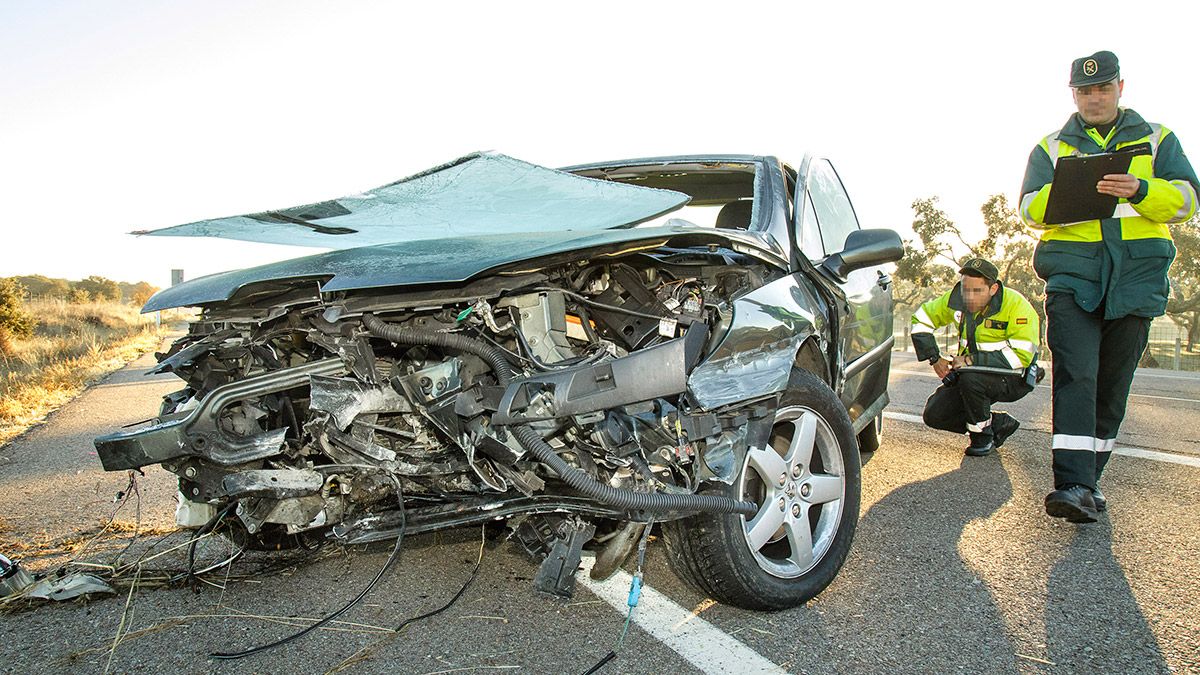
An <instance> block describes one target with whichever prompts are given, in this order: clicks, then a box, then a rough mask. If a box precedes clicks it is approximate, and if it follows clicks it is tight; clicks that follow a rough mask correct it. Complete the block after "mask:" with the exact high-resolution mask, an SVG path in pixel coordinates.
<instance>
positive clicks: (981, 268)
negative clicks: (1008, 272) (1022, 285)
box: [958, 258, 1000, 281]
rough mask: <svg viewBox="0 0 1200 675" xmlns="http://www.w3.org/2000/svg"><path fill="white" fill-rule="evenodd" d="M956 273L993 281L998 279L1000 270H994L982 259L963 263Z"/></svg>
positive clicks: (990, 264) (993, 267) (994, 268)
mask: <svg viewBox="0 0 1200 675" xmlns="http://www.w3.org/2000/svg"><path fill="white" fill-rule="evenodd" d="M958 273H959V274H970V275H972V276H977V277H978V276H982V277H983V278H985V279H987V280H988V281H995V280H997V279H999V278H1000V270H998V269H996V266H995V265H993V264H992V263H991V262H990V261H988V260H984V259H983V258H971V259H970V260H968V261H966V262H965V263H963V266H962V268H961V269H959V270H958Z"/></svg>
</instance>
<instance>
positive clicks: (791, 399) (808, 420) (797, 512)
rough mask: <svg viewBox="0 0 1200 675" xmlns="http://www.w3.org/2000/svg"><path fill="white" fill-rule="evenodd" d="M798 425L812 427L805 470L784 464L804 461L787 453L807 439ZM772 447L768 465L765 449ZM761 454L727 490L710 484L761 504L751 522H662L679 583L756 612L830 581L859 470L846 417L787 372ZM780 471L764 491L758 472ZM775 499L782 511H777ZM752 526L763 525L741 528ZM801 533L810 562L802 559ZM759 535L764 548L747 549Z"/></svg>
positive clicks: (850, 526) (814, 385)
mask: <svg viewBox="0 0 1200 675" xmlns="http://www.w3.org/2000/svg"><path fill="white" fill-rule="evenodd" d="M789 428H790V432H789V431H788V429H789ZM802 429H812V431H811V441H810V445H811V448H810V450H809V453H810V461H809V462H807V467H804V466H802V465H800V464H799V463H793V460H791V459H788V458H789V457H792V458H793V459H796V458H800V457H801V456H802V455H803V451H802V450H801V451H796V452H794V451H793V448H803V446H804V440H803V439H805V438H809V436H807V435H805V434H806V433H809V432H802ZM789 434H790V435H789ZM781 445H782V446H783V447H782V448H781V447H780V446H781ZM771 449H773V450H774V451H775V452H774V453H772V454H774V455H775V459H771V456H770V455H768V454H767V453H766V451H765V450H771ZM765 450H759V451H757V452H755V451H753V450H752V451H751V452H750V453H747V456H746V459H745V461H744V462H743V465H742V469H741V471H740V472H739V476H738V478H737V479H736V480H735V481H734V484H733V485H730V486H725V485H721V486H719V487H714V488H712V492H713V494H721V495H726V496H730V497H735V498H745V497H749V498H752V499H753V500H754V501H756V502H757V503H759V504H760V506H761V507H762V508H761V509H760V511H759V513H758V514H756V515H755V516H754V517H752V518H747V517H745V516H741V515H719V514H700V515H696V516H692V517H690V518H686V519H683V520H678V521H673V522H669V523H664V524H663V535H664V537H663V538H664V540H665V541H666V543H667V552H668V557H669V559H670V563H671V567H672V569H673V570H674V571H675V573H676V574H677V575H678V576H679V577H680V578H682V579H683V580H684V581H686V582H688V583H690V584H692V585H693V586H695V587H696V588H697V589H699V590H700V591H701V592H703V593H705V594H707V595H708V596H709V597H712V598H714V599H716V600H718V601H720V602H722V603H725V604H729V605H735V606H737V607H743V608H746V609H753V610H776V609H786V608H789V607H796V606H798V605H801V604H804V603H805V602H807V601H808V600H810V599H812V598H813V597H815V596H816V595H817V594H818V593H820V592H821V591H822V590H824V589H825V587H826V586H828V585H829V584H830V582H832V581H833V579H834V577H835V576H837V573H838V571H839V570H840V569H841V567H842V563H843V562H845V560H846V554H847V553H849V551H850V544H851V541H852V540H853V539H854V530H855V527H856V526H857V523H858V508H859V502H860V486H861V465H860V463H859V453H858V444H857V442H856V439H855V436H854V429H853V427H852V426H851V423H850V417H849V416H848V415H847V414H846V409H845V408H844V407H842V404H841V402H840V401H839V400H838V398H837V396H836V395H835V394H834V393H833V391H832V390H830V389H829V387H828V386H827V385H826V384H825V383H824V382H822V381H821V380H820V379H818V378H817V377H815V376H814V375H812V374H810V373H807V372H804V371H795V372H794V373H793V374H792V378H791V381H790V382H789V384H788V389H787V391H786V392H785V393H784V395H783V399H782V401H781V405H780V408H779V412H778V413H777V415H776V425H775V430H774V431H773V433H772V443H771V448H768V449H765ZM776 460H778V462H779V466H776V464H775V463H774V462H775V461H776ZM839 465H840V466H839ZM780 467H782V468H783V469H786V471H785V472H784V473H785V475H786V477H785V479H784V484H783V486H779V485H778V484H776V485H771V486H768V485H766V484H765V483H764V482H763V480H762V475H763V472H764V471H765V470H767V469H776V468H780ZM831 472H832V473H831ZM837 472H840V475H836V474H837ZM835 478H837V479H840V480H839V481H834V480H833V479H835ZM835 482H837V483H839V484H840V488H841V492H840V497H838V498H837V499H829V500H828V501H820V500H823V499H826V498H828V497H829V496H830V495H832V494H833V493H834V485H835ZM739 495H740V497H739ZM789 495H790V496H789ZM768 499H770V502H769V503H764V502H767V500H768ZM780 499H783V500H784V502H783V504H784V508H783V510H781V511H779V513H782V514H783V515H776V512H775V511H774V510H773V509H775V508H776V506H777V505H778V504H779V503H780V502H779V500H780ZM814 511H815V514H814ZM788 514H793V515H791V516H789V515H788ZM775 519H780V520H781V524H780V525H779V528H778V530H776V531H774V534H768V535H766V536H764V535H763V533H766V532H769V531H770V527H771V526H772V523H773V522H774V520H775ZM755 523H757V524H758V525H760V526H761V527H758V528H754V529H753V530H748V527H747V524H750V525H753V524H755ZM805 527H807V532H808V536H809V539H808V541H809V549H808V553H809V557H808V558H805V557H804V555H802V554H803V551H804V549H803V545H802V544H803V540H804V532H805V529H804V528H805ZM781 533H782V535H781ZM771 537H775V538H771ZM780 537H781V538H780ZM760 539H761V540H763V541H765V543H763V544H762V545H761V546H759V547H758V548H752V547H753V546H754V545H755V544H754V543H752V542H756V541H757V540H760ZM793 542H796V543H793ZM797 544H799V545H797ZM797 551H800V553H799V554H798V553H797Z"/></svg>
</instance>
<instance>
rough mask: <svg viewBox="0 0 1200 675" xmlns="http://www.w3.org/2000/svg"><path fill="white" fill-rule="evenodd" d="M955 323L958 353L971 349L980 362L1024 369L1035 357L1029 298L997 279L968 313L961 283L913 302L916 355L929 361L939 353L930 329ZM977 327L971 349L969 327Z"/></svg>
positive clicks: (1037, 332) (1036, 333)
mask: <svg viewBox="0 0 1200 675" xmlns="http://www.w3.org/2000/svg"><path fill="white" fill-rule="evenodd" d="M949 325H953V326H955V327H956V328H957V329H958V338H959V340H958V351H957V354H958V355H960V356H961V355H966V354H970V356H971V361H972V365H974V366H976V367H984V368H1000V369H1005V370H1018V371H1019V370H1023V369H1025V368H1027V367H1028V366H1029V364H1030V363H1032V362H1033V357H1034V352H1035V351H1036V350H1037V347H1038V340H1039V338H1040V336H1041V331H1040V329H1039V327H1038V315H1037V311H1036V310H1034V308H1033V305H1032V304H1030V302H1029V300H1027V299H1026V298H1025V296H1024V295H1021V294H1020V293H1018V292H1017V291H1014V290H1013V289H1011V288H1006V287H1005V286H1004V284H1001V285H1000V290H998V291H996V294H995V295H993V296H992V299H991V301H989V302H988V305H987V307H985V308H984V309H983V311H982V312H980V313H979V314H977V315H975V316H970V315H969V314H968V313H967V312H966V309H965V306H964V305H963V301H962V284H961V283H959V284H955V286H954V288H952V289H951V290H950V291H949V292H947V293H945V294H943V295H942V296H941V297H939V298H935V299H933V300H930V301H929V302H927V303H925V304H923V305H921V306H920V307H918V308H917V311H915V312H913V316H912V341H913V347H914V348H915V349H916V352H917V359H919V360H921V361H928V360H929V359H931V358H933V357H935V356H937V355H938V353H939V352H938V346H937V338H936V337H934V334H933V332H934V331H935V330H937V329H938V328H941V327H942V326H949ZM970 326H974V328H975V335H974V337H975V349H974V350H972V349H971V348H970V343H971V340H970V339H969V336H968V328H969V327H970Z"/></svg>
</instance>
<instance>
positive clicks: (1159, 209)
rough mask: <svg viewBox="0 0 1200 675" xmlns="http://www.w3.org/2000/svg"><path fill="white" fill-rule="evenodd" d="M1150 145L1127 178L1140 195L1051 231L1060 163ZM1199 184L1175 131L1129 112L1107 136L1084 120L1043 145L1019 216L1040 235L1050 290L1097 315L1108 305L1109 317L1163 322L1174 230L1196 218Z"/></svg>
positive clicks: (1038, 256)
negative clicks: (1107, 212) (1102, 214)
mask: <svg viewBox="0 0 1200 675" xmlns="http://www.w3.org/2000/svg"><path fill="white" fill-rule="evenodd" d="M1136 145H1146V146H1149V150H1150V154H1144V155H1138V156H1136V157H1134V158H1133V160H1132V162H1131V164H1130V167H1129V173H1131V174H1133V175H1134V176H1136V177H1137V178H1138V179H1139V180H1140V181H1141V186H1140V188H1139V190H1138V193H1137V194H1135V195H1134V196H1133V197H1132V198H1130V199H1120V200H1118V202H1117V206H1116V209H1115V210H1114V212H1113V215H1112V217H1111V218H1104V219H1101V220H1089V221H1084V222H1079V223H1069V224H1066V225H1046V224H1045V223H1044V222H1043V221H1044V219H1045V215H1046V204H1047V202H1048V201H1049V197H1050V191H1051V187H1052V186H1051V180H1052V179H1053V178H1054V167H1055V165H1056V164H1057V162H1058V159H1059V158H1060V157H1067V156H1072V155H1091V154H1096V153H1099V152H1111V151H1114V150H1120V149H1123V148H1128V147H1130V146H1136ZM1198 191H1200V180H1198V179H1197V178H1196V173H1195V171H1194V170H1193V169H1192V167H1191V164H1189V163H1188V160H1187V157H1186V156H1184V154H1183V148H1182V147H1181V146H1180V144H1179V139H1178V138H1177V137H1176V136H1175V134H1173V133H1172V132H1171V131H1170V130H1169V129H1167V128H1166V127H1163V126H1162V125H1158V124H1149V123H1147V122H1146V121H1145V120H1143V119H1142V117H1141V116H1140V115H1138V114H1137V113H1136V112H1135V111H1133V110H1129V109H1123V110H1122V111H1121V113H1120V116H1119V117H1118V118H1117V123H1116V125H1115V126H1114V127H1113V129H1112V131H1111V132H1110V133H1109V135H1108V136H1107V137H1101V136H1100V134H1099V133H1098V132H1097V131H1096V130H1095V129H1094V128H1085V127H1084V125H1083V123H1082V122H1081V121H1080V119H1079V116H1078V115H1072V116H1071V119H1070V120H1068V121H1067V124H1066V125H1065V126H1063V128H1062V129H1060V130H1058V131H1056V132H1054V133H1052V134H1050V135H1049V136H1047V137H1046V138H1044V139H1042V141H1041V142H1040V143H1038V145H1037V146H1036V147H1034V149H1033V152H1032V153H1030V155H1029V164H1028V166H1027V167H1026V170H1025V180H1024V183H1023V185H1022V187H1021V193H1022V197H1021V208H1020V212H1021V218H1022V220H1024V222H1025V223H1026V224H1027V225H1029V226H1031V227H1034V228H1036V229H1038V230H1041V241H1040V242H1039V243H1038V246H1037V249H1036V251H1035V252H1034V258H1033V266H1034V270H1035V271H1036V272H1037V274H1038V276H1040V277H1041V278H1042V279H1044V280H1045V281H1046V290H1047V291H1048V292H1055V291H1060V292H1067V293H1072V294H1073V295H1074V296H1075V301H1076V302H1077V303H1079V306H1080V307H1082V308H1083V309H1085V310H1087V311H1093V310H1095V309H1096V308H1097V307H1099V306H1100V303H1101V302H1102V301H1103V302H1104V304H1105V317H1106V318H1110V319H1113V318H1119V317H1122V316H1126V315H1129V314H1133V315H1137V316H1147V317H1153V316H1159V315H1161V314H1163V312H1165V311H1166V306H1167V298H1168V296H1169V294H1170V287H1169V285H1168V282H1167V269H1168V268H1169V267H1170V265H1171V261H1172V260H1173V259H1174V258H1175V245H1174V243H1173V241H1172V239H1171V231H1170V229H1169V228H1168V225H1169V224H1173V223H1182V222H1184V221H1186V220H1188V219H1189V218H1191V217H1192V216H1193V215H1195V214H1196V209H1197V192H1198Z"/></svg>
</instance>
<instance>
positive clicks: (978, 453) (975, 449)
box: [963, 441, 996, 457]
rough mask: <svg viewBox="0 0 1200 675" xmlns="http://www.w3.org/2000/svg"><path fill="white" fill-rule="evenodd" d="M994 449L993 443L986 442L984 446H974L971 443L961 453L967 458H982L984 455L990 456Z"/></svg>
mask: <svg viewBox="0 0 1200 675" xmlns="http://www.w3.org/2000/svg"><path fill="white" fill-rule="evenodd" d="M995 449H996V443H995V442H994V441H988V442H987V444H986V445H975V444H974V443H972V444H970V445H968V446H967V449H966V450H964V451H963V452H965V453H966V454H967V456H969V457H983V456H984V455H989V454H991V452H992V451H993V450H995Z"/></svg>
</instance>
